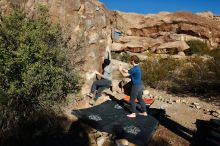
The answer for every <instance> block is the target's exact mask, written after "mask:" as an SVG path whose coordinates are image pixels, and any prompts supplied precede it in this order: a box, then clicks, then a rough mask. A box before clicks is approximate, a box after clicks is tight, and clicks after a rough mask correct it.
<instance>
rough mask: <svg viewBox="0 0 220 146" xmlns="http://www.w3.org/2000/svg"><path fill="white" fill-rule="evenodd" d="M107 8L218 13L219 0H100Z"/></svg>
mask: <svg viewBox="0 0 220 146" xmlns="http://www.w3.org/2000/svg"><path fill="white" fill-rule="evenodd" d="M100 1H101V2H102V3H104V4H105V6H106V7H107V8H108V9H109V10H120V11H123V12H136V13H141V14H147V13H158V12H160V11H168V12H175V11H191V12H204V11H211V12H213V13H214V14H216V15H220V0H100Z"/></svg>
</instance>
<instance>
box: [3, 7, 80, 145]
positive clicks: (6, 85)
mask: <svg viewBox="0 0 220 146" xmlns="http://www.w3.org/2000/svg"><path fill="white" fill-rule="evenodd" d="M64 44H65V40H64V39H63V37H62V29H61V27H60V25H59V24H56V25H55V24H51V23H49V22H48V21H47V8H46V7H42V6H39V10H38V14H37V18H36V19H33V18H29V17H26V15H25V13H23V12H22V11H19V10H18V11H14V12H12V13H11V14H10V15H8V16H0V128H1V129H0V145H4V144H6V143H7V144H10V143H11V142H13V143H16V144H22V140H24V139H26V140H27V139H29V140H31V139H33V138H34V137H36V136H40V135H43V133H47V134H48V133H52V132H53V131H55V129H56V128H55V126H57V125H56V124H57V122H56V121H57V120H56V116H58V113H59V106H58V104H60V103H63V102H65V97H66V95H67V94H68V93H76V92H77V91H78V90H79V89H80V78H79V75H78V74H77V73H76V71H75V70H74V66H70V65H69V61H68V59H67V58H66V53H65V46H64ZM55 105H56V106H55ZM12 131H13V132H12ZM21 131H22V132H21ZM13 143H12V145H13Z"/></svg>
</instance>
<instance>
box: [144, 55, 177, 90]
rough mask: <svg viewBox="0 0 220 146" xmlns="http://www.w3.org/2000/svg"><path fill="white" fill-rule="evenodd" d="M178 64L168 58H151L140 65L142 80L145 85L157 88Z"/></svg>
mask: <svg viewBox="0 0 220 146" xmlns="http://www.w3.org/2000/svg"><path fill="white" fill-rule="evenodd" d="M178 66H180V62H178V61H176V60H175V59H173V58H171V57H168V58H161V57H159V58H151V59H148V60H146V61H144V62H143V64H142V70H143V73H142V78H143V81H144V83H145V84H147V85H150V86H153V87H157V86H158V85H159V84H160V82H161V81H163V80H166V79H168V78H169V77H170V76H171V74H172V72H173V71H174V70H175V69H176V68H177V67H178Z"/></svg>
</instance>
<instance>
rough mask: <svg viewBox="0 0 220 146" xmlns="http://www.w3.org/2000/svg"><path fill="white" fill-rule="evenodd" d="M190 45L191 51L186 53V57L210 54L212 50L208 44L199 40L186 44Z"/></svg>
mask: <svg viewBox="0 0 220 146" xmlns="http://www.w3.org/2000/svg"><path fill="white" fill-rule="evenodd" d="M186 43H187V44H188V45H189V47H190V48H189V49H187V50H186V51H185V53H186V55H192V54H200V55H204V54H209V51H210V48H209V46H208V44H207V43H205V42H202V41H199V40H190V41H187V42H186Z"/></svg>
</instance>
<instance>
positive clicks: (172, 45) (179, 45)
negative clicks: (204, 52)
mask: <svg viewBox="0 0 220 146" xmlns="http://www.w3.org/2000/svg"><path fill="white" fill-rule="evenodd" d="M157 49H160V50H161V49H166V50H167V52H169V49H176V50H175V51H176V52H183V51H184V50H186V49H189V46H188V45H187V43H186V42H185V41H175V42H168V43H164V44H162V45H160V46H159V47H158V48H157Z"/></svg>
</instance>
